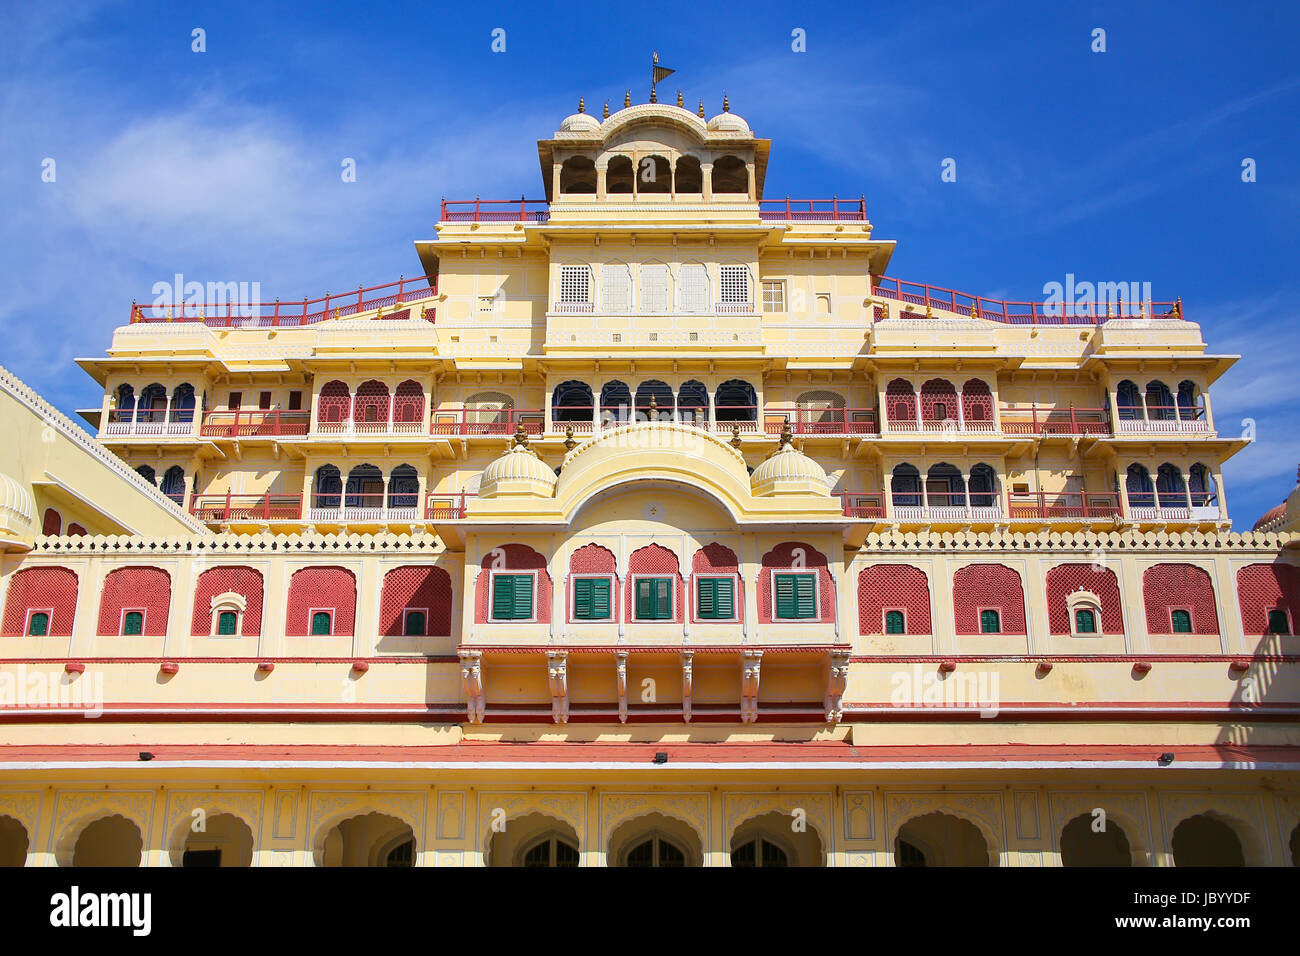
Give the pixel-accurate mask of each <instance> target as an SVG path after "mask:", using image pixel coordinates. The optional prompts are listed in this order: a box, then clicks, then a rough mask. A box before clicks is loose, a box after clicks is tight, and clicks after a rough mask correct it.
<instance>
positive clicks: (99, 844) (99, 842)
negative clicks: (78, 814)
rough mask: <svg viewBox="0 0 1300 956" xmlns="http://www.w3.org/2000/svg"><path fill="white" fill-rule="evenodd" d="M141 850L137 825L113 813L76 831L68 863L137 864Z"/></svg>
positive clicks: (141, 838) (142, 843)
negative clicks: (78, 831) (79, 831)
mask: <svg viewBox="0 0 1300 956" xmlns="http://www.w3.org/2000/svg"><path fill="white" fill-rule="evenodd" d="M143 850H144V837H143V836H142V835H141V833H140V827H139V826H137V825H136V823H135V821H134V820H128V819H127V818H126V817H124V816H122V815H121V814H116V813H115V814H113V815H112V816H107V817H100V818H99V819H98V820H95V821H94V822H92V823H90V824H88V825H87V826H86V828H85V829H83V830H82V831H81V833H80V834H78V836H77V839H76V842H75V843H74V844H73V846H72V859H71V860H70V861H68V862H70V863H71V864H72V865H73V866H77V867H81V866H139V865H140V859H141V856H142V854H143ZM61 862H62V861H61ZM64 865H66V863H65V864H64Z"/></svg>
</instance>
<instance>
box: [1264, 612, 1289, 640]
mask: <svg viewBox="0 0 1300 956" xmlns="http://www.w3.org/2000/svg"><path fill="white" fill-rule="evenodd" d="M1268 632H1269V633H1270V634H1290V633H1291V622H1290V621H1289V620H1287V615H1286V611H1284V610H1282V609H1281V608H1280V607H1279V608H1274V609H1273V610H1271V611H1269V612H1268Z"/></svg>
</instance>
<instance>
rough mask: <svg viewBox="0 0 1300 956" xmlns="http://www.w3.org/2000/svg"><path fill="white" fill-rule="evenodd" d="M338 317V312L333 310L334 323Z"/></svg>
mask: <svg viewBox="0 0 1300 956" xmlns="http://www.w3.org/2000/svg"><path fill="white" fill-rule="evenodd" d="M338 317H339V310H338V309H335V310H334V320H335V321H338Z"/></svg>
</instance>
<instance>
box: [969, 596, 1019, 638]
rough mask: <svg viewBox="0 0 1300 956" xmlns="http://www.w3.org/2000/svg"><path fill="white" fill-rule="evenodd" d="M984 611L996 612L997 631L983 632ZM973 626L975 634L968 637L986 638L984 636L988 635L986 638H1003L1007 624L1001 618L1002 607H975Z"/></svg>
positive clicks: (994, 605)
mask: <svg viewBox="0 0 1300 956" xmlns="http://www.w3.org/2000/svg"><path fill="white" fill-rule="evenodd" d="M985 611H995V612H997V615H998V629H997V630H996V631H986V630H984V612H985ZM975 626H976V628H977V630H976V631H975V633H974V634H973V635H970V636H973V637H984V636H986V635H988V636H992V637H1003V636H1005V635H1006V633H1007V622H1006V619H1005V618H1004V617H1003V616H1002V605H1000V604H981V605H977V606H976V608H975ZM1013 636H1016V635H1013Z"/></svg>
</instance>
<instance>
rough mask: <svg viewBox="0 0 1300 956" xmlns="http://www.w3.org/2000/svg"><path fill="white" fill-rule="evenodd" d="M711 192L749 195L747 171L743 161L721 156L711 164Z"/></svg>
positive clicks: (733, 157)
mask: <svg viewBox="0 0 1300 956" xmlns="http://www.w3.org/2000/svg"><path fill="white" fill-rule="evenodd" d="M713 191H714V192H715V193H745V194H748V193H749V170H748V169H747V168H746V167H745V161H744V160H742V159H739V158H737V157H735V156H723V157H722V158H721V159H718V160H716V161H714V163H713Z"/></svg>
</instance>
